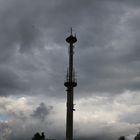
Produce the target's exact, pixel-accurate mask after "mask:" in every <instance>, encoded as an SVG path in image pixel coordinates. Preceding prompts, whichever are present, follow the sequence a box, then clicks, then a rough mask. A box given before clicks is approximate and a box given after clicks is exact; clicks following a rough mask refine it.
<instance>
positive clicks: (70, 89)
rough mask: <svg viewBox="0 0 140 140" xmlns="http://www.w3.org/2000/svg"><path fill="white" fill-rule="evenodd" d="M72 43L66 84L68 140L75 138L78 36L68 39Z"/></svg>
mask: <svg viewBox="0 0 140 140" xmlns="http://www.w3.org/2000/svg"><path fill="white" fill-rule="evenodd" d="M66 41H67V42H68V43H69V44H70V46H69V68H68V73H67V79H66V82H65V83H64V85H65V86H66V87H67V114H66V140H73V111H74V108H73V107H74V105H73V98H74V87H76V86H77V83H76V81H75V74H74V69H73V49H74V46H73V43H75V42H76V41H77V39H76V37H74V36H72V35H71V36H70V37H68V38H67V39H66Z"/></svg>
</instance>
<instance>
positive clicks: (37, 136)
mask: <svg viewBox="0 0 140 140" xmlns="http://www.w3.org/2000/svg"><path fill="white" fill-rule="evenodd" d="M32 140H45V135H44V132H42V133H41V135H40V134H39V133H38V132H37V133H36V134H35V135H34V137H33V138H32Z"/></svg>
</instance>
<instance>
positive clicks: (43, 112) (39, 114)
mask: <svg viewBox="0 0 140 140" xmlns="http://www.w3.org/2000/svg"><path fill="white" fill-rule="evenodd" d="M52 108H53V107H52V106H49V107H46V105H45V104H44V103H40V105H39V106H38V107H37V108H36V110H34V111H33V114H31V116H32V117H34V118H37V119H40V120H41V121H44V120H45V118H46V116H47V115H48V114H49V113H50V111H51V110H52Z"/></svg>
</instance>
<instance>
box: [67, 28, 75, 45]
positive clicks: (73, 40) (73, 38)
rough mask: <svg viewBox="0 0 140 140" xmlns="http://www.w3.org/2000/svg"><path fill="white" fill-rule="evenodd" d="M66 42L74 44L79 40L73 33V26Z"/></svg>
mask: <svg viewBox="0 0 140 140" xmlns="http://www.w3.org/2000/svg"><path fill="white" fill-rule="evenodd" d="M66 42H68V43H69V44H74V43H76V42H77V38H76V35H75V36H73V34H72V28H71V35H70V36H69V37H67V38H66Z"/></svg>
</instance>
